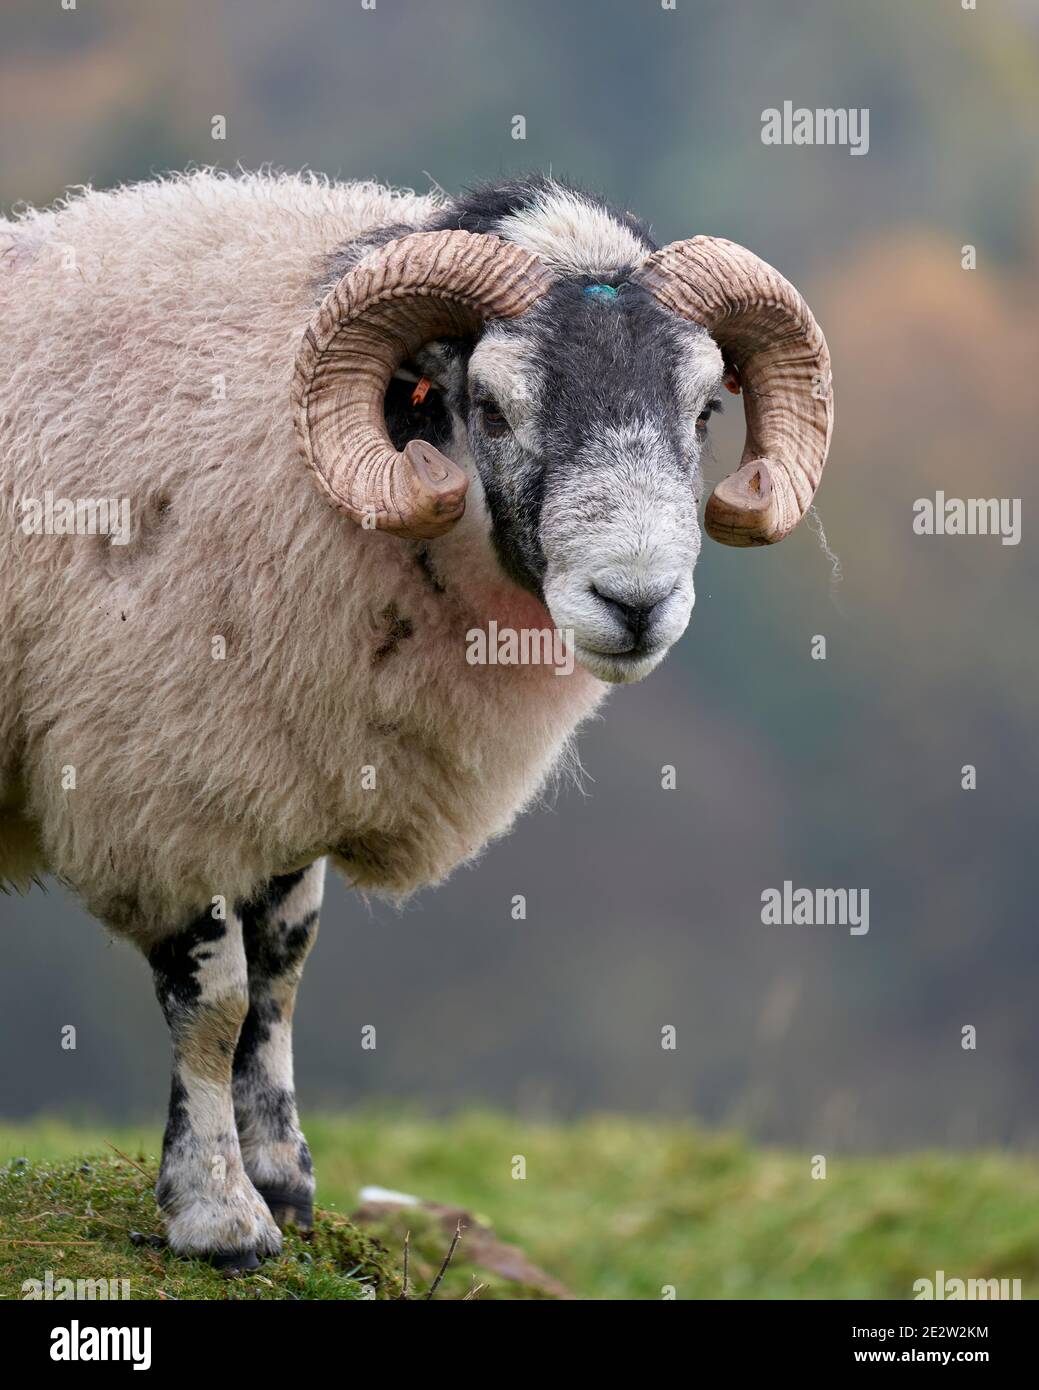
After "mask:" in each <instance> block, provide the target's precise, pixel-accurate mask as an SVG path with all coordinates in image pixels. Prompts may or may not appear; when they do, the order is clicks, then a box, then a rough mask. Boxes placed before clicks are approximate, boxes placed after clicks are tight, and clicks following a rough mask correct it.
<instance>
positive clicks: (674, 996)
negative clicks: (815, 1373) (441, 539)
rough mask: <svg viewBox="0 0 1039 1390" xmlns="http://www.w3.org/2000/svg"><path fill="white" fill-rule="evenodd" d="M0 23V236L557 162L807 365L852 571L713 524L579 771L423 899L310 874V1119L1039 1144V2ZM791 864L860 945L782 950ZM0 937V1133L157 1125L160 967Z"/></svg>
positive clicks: (897, 1142) (290, 6)
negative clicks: (852, 117) (451, 1118)
mask: <svg viewBox="0 0 1039 1390" xmlns="http://www.w3.org/2000/svg"><path fill="white" fill-rule="evenodd" d="M0 37H2V43H0V213H2V214H3V215H10V212H11V210H12V209H13V208H15V207H17V205H18V204H19V203H20V202H22V201H29V202H33V203H46V202H48V201H50V200H51V199H54V198H56V197H58V196H59V195H60V194H62V192H63V191H64V190H65V189H66V188H67V187H69V186H70V185H76V184H82V183H92V184H95V185H98V186H109V185H112V184H114V183H117V182H120V181H125V180H134V179H142V178H147V177H149V176H150V175H152V174H156V173H161V172H163V171H165V170H170V169H183V168H185V167H187V166H189V165H192V164H210V163H216V164H218V165H221V166H224V167H235V166H237V165H241V166H243V167H245V168H247V169H254V168H256V167H258V166H260V165H263V164H273V165H275V166H278V167H283V168H290V169H295V168H299V167H302V166H310V167H312V168H314V169H318V170H321V171H324V172H327V173H329V174H332V175H336V176H339V177H342V178H348V179H349V178H370V177H374V178H378V179H381V180H384V181H387V182H392V183H394V184H398V185H405V186H409V187H414V188H416V189H419V190H426V189H428V188H429V187H430V185H431V184H432V183H434V182H436V183H439V184H440V185H442V186H443V187H444V188H446V189H448V190H449V191H453V190H456V189H458V188H459V187H461V186H463V185H465V184H466V183H467V182H469V181H471V180H473V179H477V178H486V177H490V176H494V175H496V174H499V173H504V172H508V171H516V170H525V169H530V168H550V169H551V170H552V171H553V172H555V173H557V174H560V175H566V176H569V177H571V178H573V179H575V180H577V181H579V182H582V183H585V184H587V185H589V186H591V187H592V188H594V189H598V190H601V191H603V192H605V193H606V194H608V195H609V196H610V197H611V198H613V199H614V200H615V201H617V202H618V203H619V204H620V205H621V206H623V207H627V208H631V209H633V210H635V211H637V212H638V213H639V214H640V215H641V216H642V217H644V218H646V219H648V220H649V221H650V222H651V223H652V225H653V228H654V232H655V235H656V236H657V238H658V240H659V241H661V242H666V241H668V240H670V239H672V238H675V237H680V236H690V235H693V234H696V233H713V234H718V235H723V236H727V237H730V238H734V239H736V240H738V241H741V242H743V243H745V244H746V245H748V246H749V247H751V248H752V249H753V250H755V251H756V252H758V253H759V254H760V255H763V256H764V257H765V258H766V259H768V260H770V261H772V262H773V263H775V264H776V265H778V266H779V267H780V268H781V269H782V270H783V271H784V273H786V274H787V275H788V276H789V277H790V278H791V279H793V280H794V281H795V282H796V283H797V284H798V286H799V287H800V288H801V289H802V290H803V291H804V293H805V295H806V297H807V298H808V300H809V302H810V303H811V304H812V306H813V308H814V309H815V311H816V313H817V316H818V317H819V319H820V321H821V322H822V324H823V326H824V328H825V330H826V333H827V336H828V339H829V342H830V347H831V350H832V353H833V361H834V377H835V384H836V396H837V430H836V436H835V441H834V447H833V451H832V454H831V459H830V464H829V467H828V470H827V474H826V479H825V481H824V484H823V487H822V489H821V492H820V495H819V499H818V501H819V510H820V515H821V519H822V522H823V525H824V526H825V531H826V536H827V538H828V541H829V546H830V547H831V548H832V551H833V552H834V553H835V554H836V556H837V557H839V562H840V577H839V580H838V579H837V578H836V577H835V574H834V569H833V564H832V561H831V559H829V558H828V557H827V555H826V554H825V553H824V549H823V547H822V545H821V543H820V539H819V537H818V536H817V535H816V534H814V533H813V531H812V530H811V529H810V528H809V527H808V526H803V527H801V528H800V529H799V530H798V532H797V533H795V534H794V535H793V536H792V537H791V538H790V539H789V540H787V541H786V542H785V543H784V544H782V545H781V546H779V547H776V548H774V549H770V550H768V551H764V552H752V553H747V552H737V551H732V550H728V549H726V548H724V547H722V546H718V545H714V544H712V543H711V542H707V543H706V545H705V549H704V552H703V556H702V559H701V562H700V567H699V570H698V583H697V589H698V601H697V606H696V610H695V613H694V617H693V622H692V624H691V626H690V629H689V631H688V633H687V634H686V636H685V638H684V640H683V641H682V643H681V644H680V646H679V647H678V648H677V649H676V650H675V652H674V653H673V654H672V656H671V657H670V658H669V660H668V662H667V663H666V665H665V666H664V667H663V668H662V669H661V670H660V671H659V672H658V673H657V674H656V675H655V676H654V677H653V678H652V679H650V680H649V681H647V682H646V683H644V684H642V685H639V686H637V687H635V688H632V689H626V690H618V691H617V692H615V693H614V694H613V695H612V696H611V698H610V700H609V701H608V704H607V706H606V708H605V711H604V717H603V718H602V719H601V720H599V721H597V722H596V723H595V724H594V725H593V726H591V727H590V728H588V729H587V730H586V731H585V733H584V735H583V737H582V739H581V755H582V760H583V764H584V768H585V772H586V776H585V780H584V785H583V790H578V789H577V788H575V787H573V786H571V787H567V788H564V789H563V790H562V792H561V793H560V794H559V795H558V797H557V798H556V799H555V801H554V803H553V805H552V806H551V808H549V809H542V810H538V811H534V812H532V813H531V814H529V815H527V816H526V817H525V818H524V819H523V820H522V821H521V823H520V824H519V825H518V827H517V828H516V830H515V831H514V833H513V834H512V835H511V836H510V837H509V838H508V839H506V840H504V841H503V842H501V843H499V844H497V845H494V846H492V847H491V848H490V849H489V850H488V851H487V852H486V854H485V855H484V856H483V858H482V859H481V860H480V861H479V863H478V864H477V865H476V866H475V867H474V868H471V869H468V870H463V871H460V872H458V873H457V874H456V875H455V877H454V878H453V879H452V880H451V881H450V883H449V884H448V885H447V886H446V887H444V888H442V889H439V890H437V891H435V892H428V893H424V894H422V895H420V896H419V897H418V898H417V899H415V900H414V901H413V902H412V903H411V904H409V905H408V907H407V908H406V909H405V910H404V911H403V912H397V911H395V910H394V909H392V908H390V907H386V906H382V905H374V906H367V905H365V904H364V903H363V902H361V901H360V900H359V899H358V898H356V897H355V896H353V895H351V894H350V893H349V892H348V891H347V890H346V889H345V888H344V887H343V886H342V884H341V883H340V882H338V881H333V882H331V884H330V889H329V894H328V898H327V903H326V909H325V912H324V914H323V921H322V933H321V937H320V939H319V942H318V945H317V948H316V954H315V956H314V957H313V958H312V961H311V964H310V967H309V969H308V972H307V974H306V976H305V979H304V984H303V988H302V998H301V1003H300V1007H299V1010H298V1013H297V1073H298V1078H299V1086H300V1095H301V1098H302V1100H303V1102H304V1106H309V1107H314V1106H317V1105H321V1106H329V1107H335V1108H343V1107H345V1106H349V1105H352V1104H355V1103H357V1102H359V1101H363V1100H367V1099H371V1098H374V1097H378V1098H381V1099H387V1098H389V1099H393V1100H406V1099H415V1100H421V1101H422V1102H423V1104H425V1105H426V1106H428V1107H431V1108H433V1109H435V1110H442V1111H448V1110H451V1109H452V1108H454V1107H457V1106H460V1105H463V1104H467V1103H470V1102H487V1103H491V1104H493V1105H497V1106H502V1107H507V1108H511V1109H514V1110H517V1111H519V1112H520V1113H522V1114H529V1115H542V1114H544V1115H548V1116H572V1115H575V1114H580V1113H583V1112H589V1111H593V1110H598V1109H604V1108H605V1109H612V1110H623V1111H627V1112H647V1113H656V1114H660V1115H663V1116H679V1115H681V1116H694V1117H697V1118H699V1119H702V1120H704V1121H706V1122H708V1123H710V1124H712V1125H714V1124H726V1125H728V1124H733V1125H736V1126H739V1127H741V1128H742V1129H744V1130H745V1131H746V1132H748V1133H749V1134H750V1135H751V1136H752V1137H754V1138H756V1139H760V1140H764V1141H777V1142H783V1143H789V1144H796V1145H798V1146H803V1145H807V1146H809V1147H808V1150H807V1151H808V1152H809V1153H814V1152H816V1151H819V1150H825V1151H829V1150H830V1149H833V1148H835V1147H836V1148H838V1149H845V1150H852V1149H860V1150H867V1149H872V1150H877V1149H881V1150H884V1149H886V1150H892V1149H899V1148H904V1147H908V1146H911V1145H912V1146H916V1145H928V1146H951V1147H963V1146H974V1145H978V1144H980V1145H989V1144H997V1143H998V1144H1011V1145H1017V1146H1025V1145H1030V1144H1031V1143H1033V1142H1034V1140H1035V1138H1036V1135H1037V1130H1039V1106H1037V1101H1039V1072H1037V1068H1036V1065H1035V1059H1036V1054H1037V1047H1039V1021H1037V1010H1036V1007H1035V994H1036V969H1037V965H1039V942H1037V933H1036V926H1037V923H1036V920H1035V917H1036V912H1035V894H1034V882H1033V878H1032V868H1033V863H1032V854H1033V853H1034V840H1035V832H1036V815H1035V801H1036V785H1037V780H1036V779H1037V770H1039V767H1037V764H1039V756H1037V746H1036V739H1035V727H1036V725H1035V720H1036V689H1037V683H1036V677H1037V669H1036V668H1037V643H1036V631H1035V610H1036V580H1037V560H1036V553H1037V552H1036V546H1035V543H1034V540H1033V531H1032V527H1033V525H1034V521H1033V519H1034V517H1035V516H1036V500H1037V498H1036V491H1037V489H1036V483H1035V476H1036V458H1035V438H1036V424H1037V420H1036V404H1035V388H1034V371H1035V356H1034V352H1035V341H1036V337H1035V330H1036V318H1037V309H1036V301H1035V287H1036V283H1037V276H1036V271H1037V265H1039V200H1037V197H1036V177H1035V175H1036V161H1037V151H1039V144H1037V141H1036V134H1037V128H1036V126H1037V122H1036V115H1037V92H1039V59H1037V38H1039V4H1037V3H1035V0H979V4H978V8H977V10H976V11H972V10H964V9H963V8H962V6H961V3H960V0H914V3H913V4H912V5H907V4H905V0H870V3H868V4H863V3H862V2H861V0H786V3H784V4H783V5H776V4H774V3H772V0H741V3H738V4H733V3H731V0H677V3H676V6H675V8H674V9H673V10H669V9H664V8H663V7H662V5H661V4H660V3H659V0H594V3H592V0H583V3H576V0H569V3H567V4H559V3H558V0H525V2H524V3H516V0H436V3H429V0H425V2H424V3H419V0H377V4H376V6H375V8H374V9H372V10H364V9H362V7H361V0H350V3H343V2H342V0H180V3H178V4H177V5H168V4H164V3H161V0H77V3H76V5H75V8H74V9H64V8H63V7H62V5H61V4H59V2H58V0H51V3H47V4H41V3H39V0H5V4H4V7H3V15H2V18H0ZM787 99H789V100H791V101H792V102H793V103H794V105H795V106H807V107H817V106H820V107H831V106H832V107H868V108H869V110H870V147H869V152H868V154H867V155H865V156H859V157H855V156H852V155H851V154H850V152H849V151H848V149H846V148H841V147H830V148H828V147H813V146H807V147H796V146H778V147H772V146H765V145H763V144H762V142H761V114H762V111H763V110H764V109H765V108H767V107H781V106H782V104H783V102H784V100H787ZM218 114H219V115H223V116H225V117H226V121H227V138H226V140H224V141H214V140H213V139H211V136H210V130H211V119H212V117H213V116H214V115H218ZM516 115H523V116H524V117H525V119H526V139H525V140H515V139H513V138H512V132H513V129H514V125H513V118H514V116H516ZM966 245H972V246H974V247H976V257H977V268H976V269H974V270H965V269H963V268H962V257H963V251H962V248H963V247H964V246H966ZM741 416H742V412H741V410H740V408H739V404H738V402H734V403H733V404H731V405H730V407H729V410H728V413H727V415H726V416H725V418H724V419H723V421H722V422H721V423H720V425H719V427H718V428H717V429H716V430H715V431H714V433H715V445H714V453H715V459H716V462H715V463H714V464H712V465H710V466H709V475H710V477H711V478H712V480H714V479H716V478H718V477H720V476H721V475H722V474H723V473H725V472H728V471H730V469H731V467H732V466H733V461H734V457H735V455H736V454H737V453H738V450H739V447H740V444H741V441H742V420H741ZM939 488H940V489H944V491H945V492H946V493H947V494H948V495H950V496H957V497H993V496H995V497H1009V498H1021V499H1022V515H1023V540H1022V543H1021V544H1020V545H1018V546H1003V545H1001V544H1000V541H999V539H998V537H993V536H989V537H984V536H969V537H960V538H951V537H926V536H917V535H915V534H914V532H913V529H912V520H913V510H912V509H913V503H914V501H915V500H916V499H917V498H919V497H932V498H933V496H934V493H935V491H936V490H937V489H939ZM817 635H822V636H825V637H826V641H827V655H826V659H825V660H824V661H820V660H813V659H812V656H811V650H812V641H813V638H814V637H815V636H817ZM965 764H973V765H974V766H976V768H977V789H976V790H974V791H965V790H963V789H962V788H961V768H962V767H963V766H964V765H965ZM665 765H673V766H674V768H675V769H676V775H677V786H676V788H675V789H674V790H667V791H665V790H663V789H662V786H661V780H662V777H661V769H662V768H663V767H664V766H665ZM786 879H790V880H792V881H793V882H794V884H795V885H804V886H810V887H840V886H844V887H855V888H868V889H869V890H870V930H869V933H868V935H865V936H859V937H853V936H851V935H850V934H849V933H848V931H847V930H846V929H841V928H835V927H822V926H818V927H794V926H777V927H765V926H763V925H762V923H761V920H760V912H761V893H762V890H763V889H765V888H767V887H781V886H782V883H783V881H784V880H786ZM518 893H522V894H525V895H526V899H527V917H526V920H525V921H522V922H516V921H513V920H512V917H511V912H510V908H511V900H512V897H513V895H514V894H518ZM0 929H2V943H0V944H2V955H0V960H2V962H3V964H2V975H0V1056H2V1057H3V1058H4V1059H5V1061H4V1063H3V1066H2V1077H0V1112H2V1113H3V1115H5V1116H7V1117H9V1118H13V1117H28V1116H33V1115H38V1114H41V1113H56V1112H61V1113H63V1114H65V1115H74V1116H75V1115H80V1116H84V1117H99V1116H100V1117H106V1118H111V1119H113V1120H117V1119H128V1118H138V1117H140V1118H142V1119H148V1118H151V1117H156V1116H158V1115H159V1114H160V1112H161V1110H162V1109H163V1106H164V1100H165V1093H166V1079H165V1078H166V1058H167V1037H166V1030H165V1027H164V1025H163V1023H162V1020H161V1018H160V1015H159V1011H158V1007H157V1005H156V1004H155V1001H154V998H153V996H152V994H151V987H150V980H149V977H148V972H147V970H146V968H145V966H144V963H143V961H142V960H141V959H140V958H138V957H137V955H136V954H135V953H134V952H133V951H132V950H131V949H130V948H129V947H127V946H125V945H122V944H118V943H111V942H109V941H108V940H107V939H106V937H105V934H104V932H103V931H102V930H101V928H99V926H98V925H97V924H96V923H94V922H92V921H91V920H90V919H88V918H87V917H86V916H85V915H84V914H83V912H82V911H81V910H80V909H79V908H78V906H77V905H76V904H75V902H74V901H72V900H71V899H70V898H69V897H67V896H66V895H65V893H64V892H63V891H62V889H61V888H60V887H59V886H58V885H56V884H54V883H51V884H49V885H48V888H47V892H46V893H43V892H41V891H40V890H39V889H36V890H34V891H33V892H32V894H31V895H30V896H28V897H26V898H21V899H19V898H0ZM66 1024H74V1025H75V1026H76V1028H77V1033H78V1046H77V1050H76V1051H75V1052H66V1051H63V1050H62V1049H61V1047H60V1034H59V1030H60V1029H61V1028H62V1027H63V1026H64V1025H66ZM364 1024H374V1025H375V1026H376V1028H377V1034H378V1048H377V1050H376V1051H375V1052H363V1051H362V1050H361V1048H360V1045H359V1043H360V1030H361V1027H362V1025H364ZM667 1024H671V1025H674V1027H675V1028H676V1029H677V1049H676V1050H675V1051H674V1052H667V1051H662V1050H661V1046H660V1036H661V1028H662V1027H663V1026H664V1025H667ZM968 1024H971V1025H974V1026H975V1027H976V1029H977V1049H976V1050H975V1051H964V1050H963V1049H962V1048H961V1045H960V1038H961V1028H963V1027H964V1026H965V1025H968Z"/></svg>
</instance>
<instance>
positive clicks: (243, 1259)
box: [209, 1250, 260, 1274]
mask: <svg viewBox="0 0 1039 1390" xmlns="http://www.w3.org/2000/svg"><path fill="white" fill-rule="evenodd" d="M209 1263H210V1264H211V1265H212V1266H213V1268H214V1269H220V1270H223V1272H224V1273H225V1274H247V1273H248V1272H249V1271H250V1270H253V1269H259V1268H260V1261H259V1258H258V1257H257V1254H256V1251H255V1250H226V1251H225V1250H218V1251H217V1252H216V1253H215V1254H213V1255H210V1257H209Z"/></svg>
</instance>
